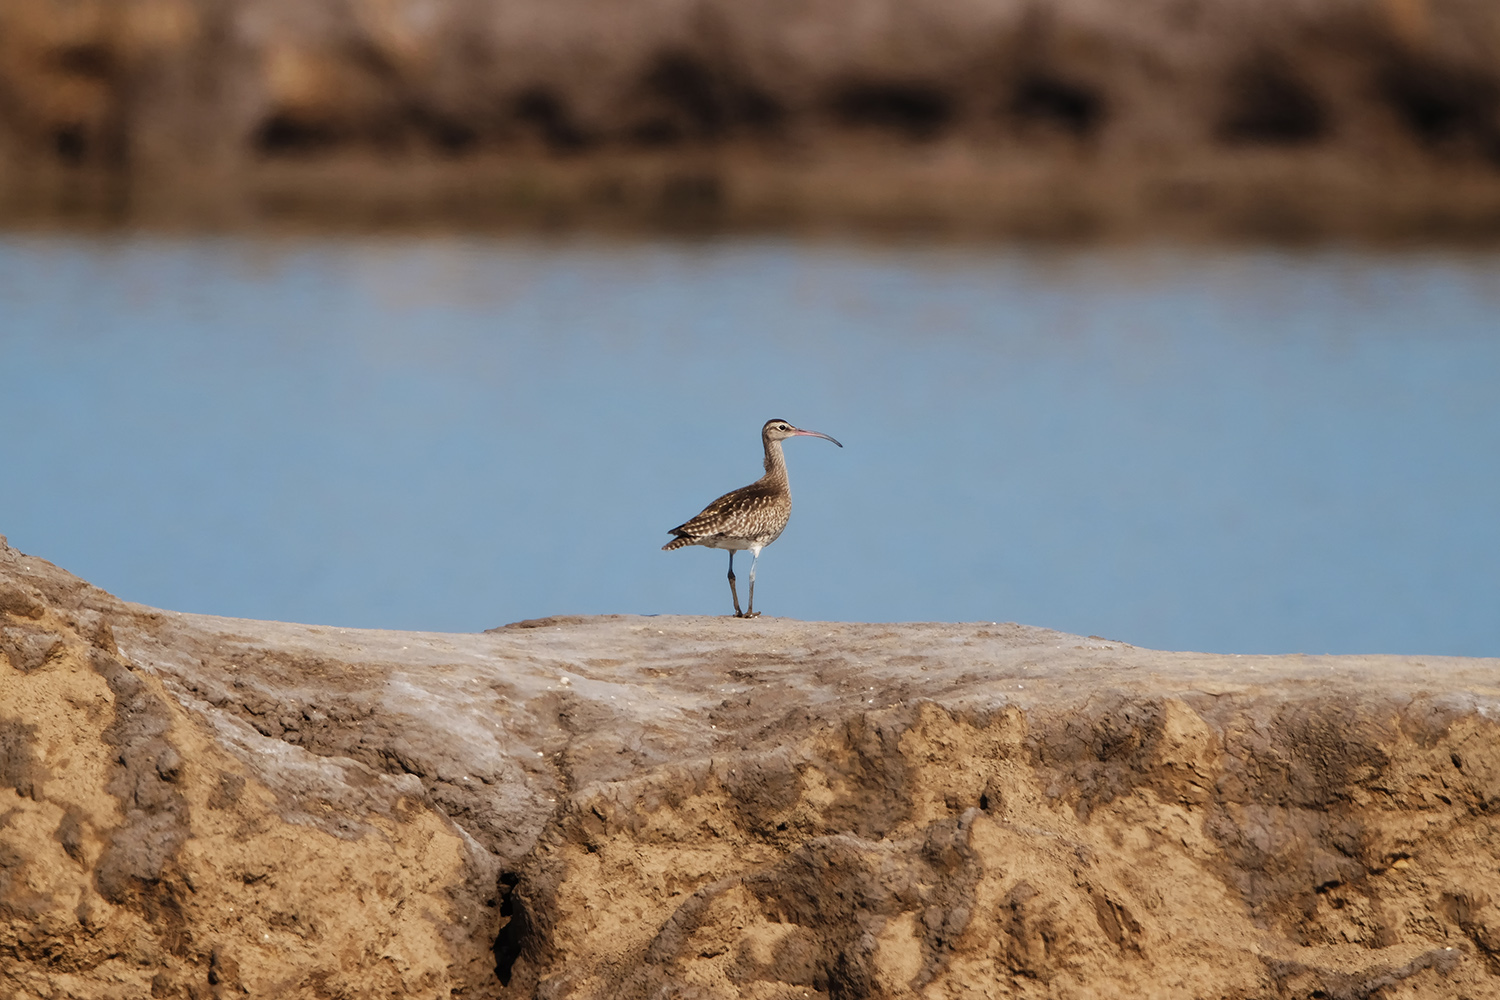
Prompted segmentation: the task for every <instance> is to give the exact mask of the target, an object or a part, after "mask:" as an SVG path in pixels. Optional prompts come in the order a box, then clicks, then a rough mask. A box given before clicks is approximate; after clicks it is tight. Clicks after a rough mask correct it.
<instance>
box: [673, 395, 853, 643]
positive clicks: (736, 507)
mask: <svg viewBox="0 0 1500 1000" xmlns="http://www.w3.org/2000/svg"><path fill="white" fill-rule="evenodd" d="M789 437H820V438H823V439H824V440H825V441H833V438H831V437H829V436H828V435H827V434H819V433H818V432H817V431H804V430H799V429H798V428H796V427H793V426H792V425H791V424H789V423H787V422H786V421H785V420H767V421H766V425H765V426H764V427H762V428H761V429H760V440H761V442H762V443H763V444H764V445H765V448H766V474H765V475H764V476H761V477H760V478H759V479H757V480H756V481H755V482H753V483H751V484H750V485H749V486H743V487H741V488H740V489H737V490H735V491H734V492H733V493H726V494H724V495H723V496H721V497H719V499H717V500H715V501H714V502H713V503H711V504H709V505H708V506H707V507H704V508H703V513H701V514H699V515H698V516H697V517H695V518H693V519H692V520H691V521H689V522H687V523H686V524H679V525H678V526H677V527H675V528H673V529H672V534H674V535H676V536H677V537H676V538H674V539H672V540H671V541H670V542H668V543H667V544H665V545H663V546H662V550H663V551H665V552H670V551H671V550H672V549H680V548H682V547H683V546H684V545H707V546H708V547H709V548H711V549H728V550H729V596H730V597H732V598H733V599H734V616H735V617H736V618H754V617H755V616H756V615H757V613H758V612H756V610H755V564H756V562H758V561H759V560H760V550H761V549H763V548H765V547H766V546H767V545H770V544H771V543H772V542H774V541H776V539H777V538H778V537H779V536H780V535H781V530H782V529H783V528H785V527H786V522H787V521H788V520H789V519H790V518H791V516H792V488H791V486H790V484H788V483H787V478H786V456H785V455H783V454H782V453H781V442H783V441H785V440H786V439H787V438H789ZM833 443H834V444H838V445H839V447H840V448H842V447H843V445H841V444H839V443H838V442H837V441H833ZM742 549H749V550H750V551H751V552H753V553H754V555H753V556H752V557H751V559H750V603H749V604H748V605H747V610H745V611H741V610H740V595H739V593H738V592H737V591H736V590H735V589H734V554H735V553H736V552H739V551H740V550H742Z"/></svg>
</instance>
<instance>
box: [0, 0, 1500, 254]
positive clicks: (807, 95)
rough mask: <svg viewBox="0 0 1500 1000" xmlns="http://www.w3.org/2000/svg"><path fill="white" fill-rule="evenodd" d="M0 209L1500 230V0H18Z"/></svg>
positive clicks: (1460, 234) (933, 228)
mask: <svg viewBox="0 0 1500 1000" xmlns="http://www.w3.org/2000/svg"><path fill="white" fill-rule="evenodd" d="M0 225H3V226H10V227H17V226H20V227H30V226H52V225H103V226H112V225H124V226H144V227H153V228H161V227H164V228H181V227H185V228H234V229H240V228H255V227H259V226H275V227H283V226H292V227H302V226H308V227H319V228H321V227H329V226H332V227H337V228H354V229H371V228H373V229H403V230H404V229H421V228H426V227H438V228H450V229H451V228H459V229H490V228H509V227H516V226H521V227H542V228H558V227H564V228H572V227H589V228H606V229H610V228H619V229H627V230H629V229H640V228H649V229H660V228H668V229H674V228H681V229H688V230H712V231H718V230H728V231H755V230H774V231H778V232H786V231H800V230H826V229H855V230H860V231H875V232H881V231H892V232H910V231H915V232H922V233H932V234H946V235H960V236H980V237H989V236H996V237H1022V238H1039V239H1065V240H1080V239H1082V240H1089V239H1105V240H1108V239H1114V238H1126V239H1128V238H1135V237H1140V236H1166V237H1171V238H1182V239H1196V238H1204V239H1253V240H1270V241H1308V240H1311V241H1325V240H1355V241H1362V242H1363V241H1373V242H1404V241H1413V240H1415V241H1460V242H1466V241H1482V242H1493V241H1495V240H1496V239H1500V5H1496V4H1494V3H1492V2H1489V0H1361V2H1352V0H1346V2H1339V0H1320V2H1318V3H1312V4H1307V3H1298V2H1294V0H1264V2H1259V3H1251V2H1249V0H1171V2H1167V0H1160V2H1156V0H1151V2H1145V3H1140V4H1132V5H1129V7H1128V9H1126V8H1124V7H1120V8H1118V9H1116V8H1115V7H1113V6H1105V7H1100V6H1098V5H1097V4H1094V3H1092V2H1090V0H1052V2H1050V3H1020V2H1015V3H999V4H975V3H966V2H960V0H928V2H925V3H923V4H921V5H902V4H897V3H894V2H876V0H843V2H834V0H811V2H807V3H801V4H798V5H783V4H779V3H769V2H760V3H752V4H743V3H741V4H730V3H728V2H727V0H726V2H719V0H700V2H696V3H686V2H668V0H659V2H650V3H645V2H636V3H632V4H619V3H610V2H605V0H550V2H545V3H544V2H542V0H512V2H508V3H503V4H492V3H479V2H470V0H446V2H440V0H347V2H339V3H335V2H334V0H304V2H300V3H292V2H290V0H217V2H213V3H192V2H189V0H148V2H137V3H126V2H124V0H74V2H71V3H68V4H60V3H55V2H53V0H17V2H15V3H10V4H6V5H4V6H3V7H0Z"/></svg>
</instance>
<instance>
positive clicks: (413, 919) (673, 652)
mask: <svg viewBox="0 0 1500 1000" xmlns="http://www.w3.org/2000/svg"><path fill="white" fill-rule="evenodd" d="M1497 711H1500V662H1497V661H1495V660H1463V659H1453V658H1440V657H1432V658H1423V657H1381V656H1361V657H1310V656H1287V657H1249V656H1246V657H1234V656H1220V655H1206V654H1193V653H1164V652H1157V651H1152V650H1144V649H1138V648H1134V647H1131V646H1128V645H1125V644H1122V643H1119V642H1112V641H1109V640H1102V639H1098V638H1089V639H1085V638H1080V637H1077V636H1070V635H1064V634H1061V633H1057V632H1051V631H1047V630H1044V629H1036V628H1029V627H1025V626H1020V625H1014V624H990V623H971V624H957V625H950V624H903V625H866V624H847V623H827V622H800V621H791V620H785V619H767V618H762V619H756V620H752V621H737V620H731V619H714V618H683V617H658V618H640V617H596V618H576V617H559V618H555V619H544V620H539V621H533V622H525V623H517V624H516V625H513V626H508V627H504V628H500V629H496V630H493V631H491V632H488V633H483V634H477V635H448V634H423V633H408V632H384V631H356V630H344V629H337V628H327V627H319V626H307V625H293V624H285V623H278V622H255V621H243V620H235V619H226V618H215V617H210V616H201V615H185V614H177V613H173V612H166V611H159V610H156V609H151V608H146V607H143V606H140V605H132V604H128V603H125V602H122V601H119V600H117V599H115V598H113V597H111V596H110V595H108V594H105V593H104V592H102V591H100V590H98V589H96V588H93V587H90V586H89V585H88V584H86V583H84V582H82V581H80V580H78V579H76V578H74V577H72V576H70V575H68V574H67V573H65V572H63V571H62V570H59V569H58V568H56V567H54V566H52V565H51V564H49V563H47V562H45V561H44V560H40V559H36V558H33V557H29V556H26V555H24V554H22V553H19V552H17V551H15V550H13V549H9V548H5V547H0V996H7V997H8V996H17V997H62V996H76V997H101V998H103V997H112V998H113V997H208V996H236V995H238V996H243V995H247V994H248V995H252V996H255V995H264V996H278V997H282V996H284V997H344V996H348V997H364V996H375V995H399V996H413V997H427V996H442V997H448V996H464V997H531V996H536V997H547V998H563V997H576V998H593V997H599V998H614V997H627V998H628V997H643V998H644V997H703V998H709V997H714V998H717V997H733V996H740V997H754V998H778V1000H779V998H791V997H814V996H824V997H830V998H855V997H872V998H882V997H917V996H920V997H925V998H947V997H961V996H963V997H967V996H974V997H1037V998H1040V997H1049V998H1077V1000H1082V998H1088V997H1099V998H1105V997H1117V996H1146V995H1150V996H1153V997H1182V998H1184V1000H1187V998H1199V997H1236V998H1258V997H1265V998H1272V997H1275V998H1282V997H1298V998H1301V997H1315V996H1322V997H1330V998H1346V997H1347V998H1367V997H1382V998H1388V997H1434V998H1436V997H1445V998H1452V997H1461V996H1466V997H1470V998H1471V1000H1478V998H1480V997H1489V996H1496V995H1500V986H1497V984H1500V911H1497V909H1496V906H1495V901H1496V900H1500V840H1497V837H1500V829H1497V820H1496V810H1497V806H1500V741H1497V739H1496V736H1497V731H1496V722H1495V718H1496V712H1497Z"/></svg>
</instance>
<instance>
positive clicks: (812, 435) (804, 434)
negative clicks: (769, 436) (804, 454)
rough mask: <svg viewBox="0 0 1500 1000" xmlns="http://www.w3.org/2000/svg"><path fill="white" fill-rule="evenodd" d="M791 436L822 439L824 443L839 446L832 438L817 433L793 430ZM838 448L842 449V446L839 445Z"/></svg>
mask: <svg viewBox="0 0 1500 1000" xmlns="http://www.w3.org/2000/svg"><path fill="white" fill-rule="evenodd" d="M792 436H793V437H810V438H822V439H823V440H824V441H833V443H834V444H839V443H838V442H837V441H835V440H834V439H833V438H831V437H829V436H828V435H827V434H819V433H818V432H817V431H804V430H795V431H792ZM839 447H840V448H842V447H843V445H841V444H839Z"/></svg>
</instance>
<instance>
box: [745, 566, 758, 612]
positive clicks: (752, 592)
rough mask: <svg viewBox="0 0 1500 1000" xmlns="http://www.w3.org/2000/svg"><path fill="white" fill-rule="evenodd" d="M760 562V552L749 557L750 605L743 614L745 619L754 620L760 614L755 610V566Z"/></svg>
mask: <svg viewBox="0 0 1500 1000" xmlns="http://www.w3.org/2000/svg"><path fill="white" fill-rule="evenodd" d="M758 562H760V552H759V551H757V552H756V553H755V555H753V556H751V557H750V604H749V608H750V610H749V611H746V612H745V617H746V618H755V617H757V616H758V615H759V614H760V612H759V611H756V610H755V564H756V563H758Z"/></svg>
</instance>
